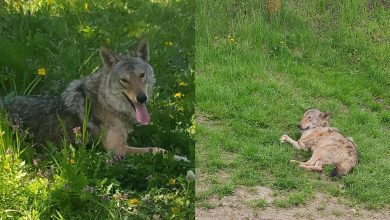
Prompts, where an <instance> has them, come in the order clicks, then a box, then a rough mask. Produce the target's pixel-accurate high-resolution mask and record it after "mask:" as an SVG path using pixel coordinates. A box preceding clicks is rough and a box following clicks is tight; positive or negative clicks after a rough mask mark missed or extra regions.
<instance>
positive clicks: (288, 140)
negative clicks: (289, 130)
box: [280, 134, 306, 150]
mask: <svg viewBox="0 0 390 220" xmlns="http://www.w3.org/2000/svg"><path fill="white" fill-rule="evenodd" d="M280 142H281V143H288V144H291V145H292V146H293V147H295V148H296V149H298V150H306V147H305V146H304V145H303V144H302V143H301V142H298V141H295V140H293V139H292V138H290V137H289V136H288V135H287V134H285V135H283V136H282V137H280Z"/></svg>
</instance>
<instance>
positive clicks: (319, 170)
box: [299, 160, 323, 172]
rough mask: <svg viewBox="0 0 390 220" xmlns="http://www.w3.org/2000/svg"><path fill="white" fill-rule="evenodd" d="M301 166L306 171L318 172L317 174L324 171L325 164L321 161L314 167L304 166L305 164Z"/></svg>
mask: <svg viewBox="0 0 390 220" xmlns="http://www.w3.org/2000/svg"><path fill="white" fill-rule="evenodd" d="M299 166H300V167H302V168H303V169H305V170H310V171H316V172H321V171H322V169H323V167H322V166H323V163H322V162H321V161H319V160H318V161H317V162H316V163H315V164H314V165H313V166H310V165H304V164H301V165H299Z"/></svg>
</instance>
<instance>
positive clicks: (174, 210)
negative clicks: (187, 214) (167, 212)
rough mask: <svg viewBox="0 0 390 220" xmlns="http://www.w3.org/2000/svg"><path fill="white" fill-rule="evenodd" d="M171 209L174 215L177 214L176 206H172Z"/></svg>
mask: <svg viewBox="0 0 390 220" xmlns="http://www.w3.org/2000/svg"><path fill="white" fill-rule="evenodd" d="M171 210H172V213H173V214H175V215H177V214H179V212H180V209H179V208H178V207H173V208H172V209H171Z"/></svg>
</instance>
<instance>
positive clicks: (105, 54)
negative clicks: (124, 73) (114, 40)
mask: <svg viewBox="0 0 390 220" xmlns="http://www.w3.org/2000/svg"><path fill="white" fill-rule="evenodd" d="M100 58H101V59H102V61H103V64H104V66H106V67H109V68H111V67H113V66H114V65H115V64H116V63H117V62H118V57H117V56H116V55H115V54H114V53H113V52H111V51H110V50H109V49H107V48H106V47H104V46H103V47H100Z"/></svg>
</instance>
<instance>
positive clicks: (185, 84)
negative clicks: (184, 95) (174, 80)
mask: <svg viewBox="0 0 390 220" xmlns="http://www.w3.org/2000/svg"><path fill="white" fill-rule="evenodd" d="M179 86H181V87H186V86H188V84H187V83H185V82H180V83H179Z"/></svg>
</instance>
